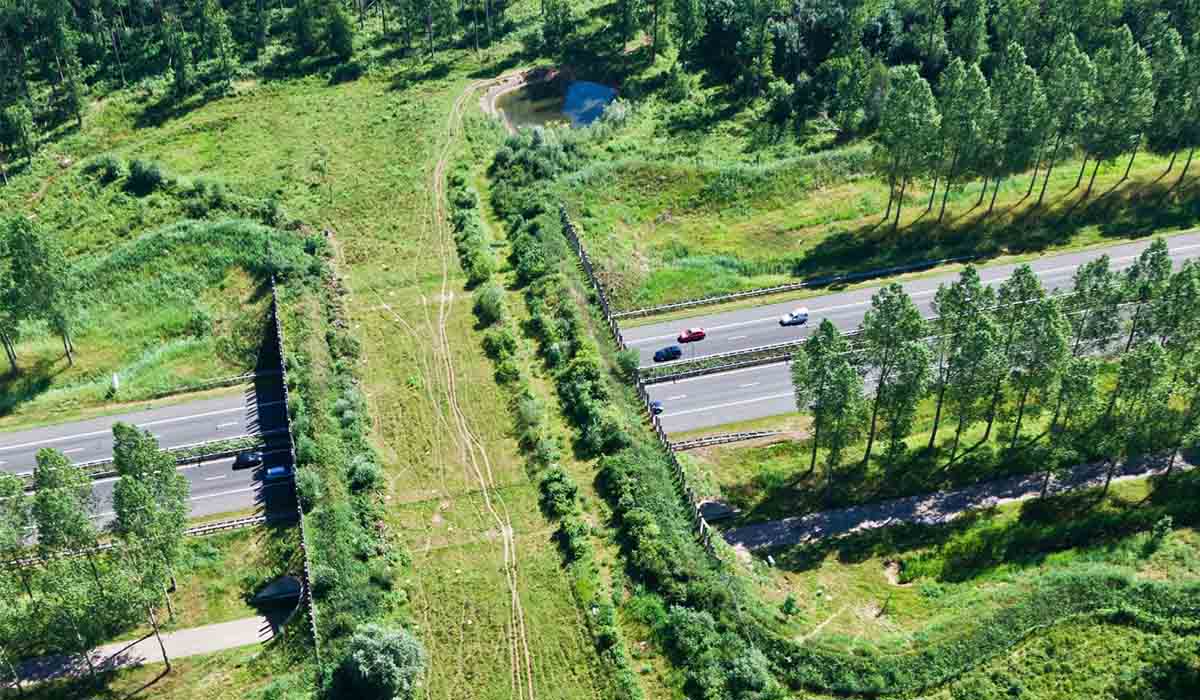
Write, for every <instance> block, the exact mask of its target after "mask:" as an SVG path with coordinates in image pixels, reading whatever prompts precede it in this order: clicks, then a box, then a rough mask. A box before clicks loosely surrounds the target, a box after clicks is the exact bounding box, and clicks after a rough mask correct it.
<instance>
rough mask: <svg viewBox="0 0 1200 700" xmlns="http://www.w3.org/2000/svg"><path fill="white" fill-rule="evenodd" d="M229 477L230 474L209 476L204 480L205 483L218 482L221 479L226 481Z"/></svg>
mask: <svg viewBox="0 0 1200 700" xmlns="http://www.w3.org/2000/svg"><path fill="white" fill-rule="evenodd" d="M228 476H229V475H228V474H221V475H219V476H207V477H204V480H205V481H217V480H219V479H225V478H227V477H228Z"/></svg>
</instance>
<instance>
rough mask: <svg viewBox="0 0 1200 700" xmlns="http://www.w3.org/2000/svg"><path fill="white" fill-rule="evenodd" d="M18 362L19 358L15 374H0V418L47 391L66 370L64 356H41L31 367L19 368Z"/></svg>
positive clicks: (8, 372)
mask: <svg viewBox="0 0 1200 700" xmlns="http://www.w3.org/2000/svg"><path fill="white" fill-rule="evenodd" d="M4 361H5V362H7V360H4ZM19 362H20V358H18V367H19V369H18V371H17V372H16V373H13V372H11V371H6V372H5V373H4V374H0V417H2V416H8V415H11V414H12V413H13V412H14V411H16V410H17V408H19V407H20V406H21V405H22V404H25V403H28V402H30V401H33V400H34V399H36V398H37V397H38V396H40V395H41V394H43V393H45V392H46V391H49V390H50V388H51V387H52V386H53V385H54V378H55V377H57V376H58V375H60V374H62V373H63V372H65V371H66V370H67V360H66V357H65V356H54V357H50V356H45V355H43V356H42V357H39V358H38V360H37V361H36V362H35V363H34V364H33V365H32V366H21V365H20V364H19ZM6 369H7V368H6Z"/></svg>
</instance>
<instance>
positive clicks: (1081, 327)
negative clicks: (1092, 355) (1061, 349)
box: [1066, 255, 1122, 357]
mask: <svg viewBox="0 0 1200 700" xmlns="http://www.w3.org/2000/svg"><path fill="white" fill-rule="evenodd" d="M1121 300H1122V290H1121V281H1120V279H1119V278H1118V276H1117V274H1116V273H1114V272H1113V271H1112V269H1111V268H1110V267H1109V257H1108V256H1107V255H1101V256H1100V257H1099V258H1097V259H1095V260H1092V261H1090V262H1087V263H1084V264H1083V265H1081V266H1080V267H1079V269H1077V270H1076V271H1075V279H1074V291H1073V293H1072V294H1071V296H1070V297H1068V298H1067V309H1066V311H1067V320H1068V321H1069V322H1070V324H1071V335H1073V336H1074V338H1075V340H1074V345H1073V347H1072V354H1073V355H1075V356H1076V357H1078V356H1080V355H1081V354H1083V353H1087V352H1091V351H1093V350H1098V349H1100V348H1101V347H1103V345H1104V344H1105V343H1107V342H1108V341H1109V340H1110V339H1111V338H1112V337H1113V336H1114V335H1116V333H1117V331H1118V330H1120V327H1121V313H1120V309H1121Z"/></svg>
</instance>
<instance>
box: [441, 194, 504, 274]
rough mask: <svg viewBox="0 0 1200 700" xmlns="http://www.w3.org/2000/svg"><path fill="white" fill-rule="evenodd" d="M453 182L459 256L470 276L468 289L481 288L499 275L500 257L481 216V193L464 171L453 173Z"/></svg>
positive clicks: (452, 208) (452, 213) (452, 209)
mask: <svg viewBox="0 0 1200 700" xmlns="http://www.w3.org/2000/svg"><path fill="white" fill-rule="evenodd" d="M449 180H450V190H449V198H450V220H451V223H452V224H453V225H454V241H455V243H456V244H457V245H458V257H459V260H461V261H462V266H463V270H464V271H466V273H467V284H468V286H471V287H477V286H479V285H481V284H483V283H484V282H487V281H488V280H490V279H491V278H492V275H493V274H494V273H495V272H496V255H495V254H494V253H493V252H492V242H491V240H489V238H488V235H487V228H486V227H485V226H484V224H483V219H482V218H481V217H480V215H479V193H477V192H476V191H475V189H474V188H473V187H471V186H470V185H468V184H467V179H466V175H465V174H464V173H462V172H455V173H453V174H451V175H450V178H449Z"/></svg>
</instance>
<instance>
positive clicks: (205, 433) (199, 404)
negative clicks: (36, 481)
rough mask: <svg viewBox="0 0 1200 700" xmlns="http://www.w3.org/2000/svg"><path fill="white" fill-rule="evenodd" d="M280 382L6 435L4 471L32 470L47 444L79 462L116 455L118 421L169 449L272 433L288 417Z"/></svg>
mask: <svg viewBox="0 0 1200 700" xmlns="http://www.w3.org/2000/svg"><path fill="white" fill-rule="evenodd" d="M278 383H279V382H278V380H277V379H276V380H272V381H269V382H266V384H267V386H264V385H263V383H262V382H260V383H259V385H258V386H257V387H251V388H247V389H246V390H245V392H243V393H235V394H231V395H229V396H222V397H219V398H215V399H205V400H202V401H191V402H188V403H183V404H177V405H173V406H165V407H162V408H155V409H150V410H145V411H138V412H135V413H127V414H122V415H117V416H105V417H103V418H93V419H89V420H85V421H78V422H74V423H64V424H61V425H54V426H47V427H44V428H34V429H31V430H22V431H18V432H11V433H0V470H3V471H6V472H11V473H17V474H20V473H28V472H32V471H33V467H34V464H35V461H36V455H37V452H38V450H40V449H42V448H45V447H49V448H53V449H56V450H61V451H62V453H63V454H65V455H66V456H67V457H68V458H69V459H70V460H71V461H72V462H75V463H81V462H89V461H92V460H96V459H104V458H108V457H112V426H113V424H115V423H117V422H124V423H132V424H134V425H137V426H139V427H141V428H145V429H146V430H149V431H150V432H151V433H153V434H154V435H155V436H156V437H157V438H158V442H159V445H161V446H162V447H163V448H172V447H179V446H183V445H193V444H196V443H201V442H209V441H212V440H225V439H229V438H235V437H241V436H245V435H258V434H260V433H263V432H270V431H271V430H274V429H277V428H280V427H282V426H283V421H284V407H283V400H282V392H276V391H272V390H271V389H272V388H278ZM277 393H278V395H276V394H277Z"/></svg>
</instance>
